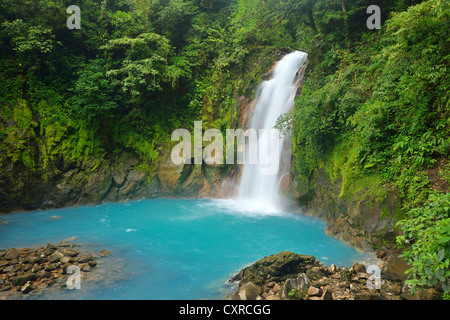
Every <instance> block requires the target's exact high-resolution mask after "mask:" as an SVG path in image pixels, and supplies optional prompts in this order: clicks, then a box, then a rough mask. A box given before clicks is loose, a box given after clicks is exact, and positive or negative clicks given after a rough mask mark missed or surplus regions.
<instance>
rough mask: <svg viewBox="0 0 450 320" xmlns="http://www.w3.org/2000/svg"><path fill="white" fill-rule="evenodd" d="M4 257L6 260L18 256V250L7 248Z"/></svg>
mask: <svg viewBox="0 0 450 320" xmlns="http://www.w3.org/2000/svg"><path fill="white" fill-rule="evenodd" d="M3 258H4V259H6V260H14V259H17V258H19V251H17V249H14V248H11V249H8V250H7V251H6V253H5V255H4V256H3Z"/></svg>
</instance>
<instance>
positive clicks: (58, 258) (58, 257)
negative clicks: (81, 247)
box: [49, 249, 70, 262]
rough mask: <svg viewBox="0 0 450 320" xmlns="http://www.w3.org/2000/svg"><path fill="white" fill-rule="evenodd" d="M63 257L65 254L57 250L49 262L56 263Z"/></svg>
mask: <svg viewBox="0 0 450 320" xmlns="http://www.w3.org/2000/svg"><path fill="white" fill-rule="evenodd" d="M69 250H70V249H69ZM62 257H64V254H63V253H62V252H61V251H59V250H56V251H55V252H53V253H52V254H51V255H50V256H49V261H50V262H56V261H58V260H60V259H61V258H62Z"/></svg>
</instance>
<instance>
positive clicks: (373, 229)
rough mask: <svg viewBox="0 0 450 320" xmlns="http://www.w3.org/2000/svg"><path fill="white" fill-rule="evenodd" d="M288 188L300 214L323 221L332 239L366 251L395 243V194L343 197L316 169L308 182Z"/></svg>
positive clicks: (339, 187) (338, 182)
mask: <svg viewBox="0 0 450 320" xmlns="http://www.w3.org/2000/svg"><path fill="white" fill-rule="evenodd" d="M292 176H295V175H292ZM291 185H292V189H291V190H293V191H292V192H293V198H294V202H295V203H296V204H298V205H299V207H300V210H301V211H302V212H303V213H305V214H308V215H313V216H317V217H320V218H322V219H324V220H325V221H326V222H327V228H326V232H327V233H328V234H330V235H331V236H334V237H336V238H339V239H342V240H344V241H346V242H348V243H350V244H351V245H353V246H355V247H357V248H359V249H361V250H366V251H372V250H376V249H380V248H382V247H383V246H390V245H392V244H393V243H394V241H395V237H396V236H397V235H398V230H396V228H395V223H396V218H395V217H396V213H397V211H398V206H399V203H398V200H397V197H396V194H395V193H392V192H389V190H387V192H386V194H385V196H384V197H383V198H382V199H379V198H374V197H372V196H370V195H362V196H360V195H354V196H353V197H343V196H342V194H341V190H342V181H341V180H339V179H338V180H336V181H332V180H331V178H330V175H329V173H327V172H326V170H325V169H324V167H319V168H317V170H316V171H315V173H314V176H313V177H312V179H311V180H310V181H308V182H305V181H299V180H296V179H293V180H292V181H291Z"/></svg>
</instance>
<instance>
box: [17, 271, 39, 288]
mask: <svg viewBox="0 0 450 320" xmlns="http://www.w3.org/2000/svg"><path fill="white" fill-rule="evenodd" d="M36 278H37V276H36V274H34V273H26V274H23V275H20V276H17V277H15V278H12V279H11V284H12V285H13V286H22V285H24V284H25V283H27V282H28V281H33V280H35V279H36Z"/></svg>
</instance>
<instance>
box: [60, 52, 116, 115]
mask: <svg viewBox="0 0 450 320" xmlns="http://www.w3.org/2000/svg"><path fill="white" fill-rule="evenodd" d="M102 63H103V62H102V61H101V60H100V59H96V60H91V61H89V63H88V64H86V65H85V66H84V67H82V68H81V69H80V71H79V72H78V79H77V80H76V81H75V83H74V87H73V93H74V95H73V96H72V97H70V98H69V100H68V108H69V109H70V111H71V112H72V114H73V115H74V116H75V117H77V118H79V119H87V120H92V119H96V118H98V117H101V116H104V115H109V116H111V112H112V111H113V110H114V109H116V108H117V107H118V103H117V102H116V101H114V98H115V97H116V93H115V92H114V90H113V88H112V84H111V81H110V79H109V78H108V77H107V75H106V68H105V67H104V66H103V65H102Z"/></svg>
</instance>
